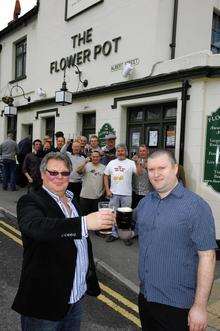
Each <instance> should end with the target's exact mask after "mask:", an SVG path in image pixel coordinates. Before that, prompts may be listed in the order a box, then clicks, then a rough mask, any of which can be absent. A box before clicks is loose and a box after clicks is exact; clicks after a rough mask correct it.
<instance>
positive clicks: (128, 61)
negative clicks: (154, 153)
mask: <svg viewBox="0 0 220 331" xmlns="http://www.w3.org/2000/svg"><path fill="white" fill-rule="evenodd" d="M219 12H220V1H219V0H207V1H200V0H179V1H177V0H149V1H146V0H139V1H132V0H117V1H114V0H79V1H75V0H60V1H56V2H55V1H52V0H47V1H43V0H41V1H38V2H37V4H36V6H35V7H34V8H33V9H32V10H31V11H29V12H28V13H27V14H25V15H24V16H22V17H20V18H19V19H17V20H16V21H13V22H11V23H10V24H9V25H8V27H6V28H5V29H4V30H2V31H0V45H1V46H0V50H1V52H0V97H1V98H2V97H5V96H9V95H10V94H11V95H12V97H13V98H14V102H13V104H14V106H16V107H17V116H16V117H14V118H11V117H7V116H5V114H4V106H5V104H4V103H3V102H0V110H1V115H2V116H0V141H2V140H3V139H4V138H5V137H6V135H7V132H8V131H9V130H11V129H13V130H15V131H16V135H17V140H18V141H19V140H20V139H22V138H24V137H25V136H27V134H28V133H31V134H32V136H33V139H36V138H41V139H42V138H43V137H44V136H45V135H46V134H50V135H53V134H54V133H55V132H56V131H63V132H64V134H65V136H66V137H67V138H68V137H71V138H72V137H73V135H74V136H76V135H78V134H84V135H87V136H89V135H90V134H91V133H97V134H98V133H100V134H101V132H102V131H103V130H104V128H105V127H106V125H107V127H108V129H109V127H110V128H111V129H112V130H113V131H114V132H115V133H116V136H117V143H119V142H120V143H122V142H123V143H126V144H127V145H128V147H129V151H130V152H133V151H135V150H136V149H137V148H138V146H139V145H140V144H144V143H145V144H147V145H148V146H149V148H150V150H153V149H155V148H159V147H161V148H168V149H170V150H172V151H173V152H174V153H175V155H176V158H177V161H179V163H181V164H183V165H184V169H185V172H186V177H187V182H188V185H189V187H190V188H191V189H192V190H193V191H195V192H196V193H198V194H199V195H201V196H202V197H203V198H204V199H205V200H206V201H207V202H208V203H209V204H210V206H211V208H212V211H213V214H214V216H215V220H216V229H217V239H220V156H219V154H220V124H219V121H220V114H219V112H218V108H219V107H220V93H219V92H220V55H218V53H219V52H220V49H219V47H220V43H219V41H218V40H220V38H219V37H218V36H219V34H218V31H219V30H218V29H219V28H220V23H219V22H220V19H219ZM75 65H76V66H77V67H76V66H75ZM77 68H78V69H79V70H80V74H79V73H78V69H77ZM64 73H65V81H66V84H67V88H68V90H69V91H71V92H72V96H73V101H72V103H71V104H69V105H66V106H62V105H59V104H57V103H56V102H55V92H56V91H58V90H60V88H61V85H62V82H63V79H64ZM85 80H87V81H88V85H87V86H86V87H84V85H86V84H84V85H83V83H82V82H84V81H85ZM16 85H18V86H19V87H16ZM20 87H22V89H23V91H24V93H25V94H24V95H23V91H22V89H21V88H20ZM24 96H25V98H27V97H30V98H31V101H30V102H28V101H27V99H25V98H24ZM209 123H210V125H209ZM211 124H213V125H211ZM100 130H101V132H100ZM218 134H219V138H218ZM216 136H217V138H216Z"/></svg>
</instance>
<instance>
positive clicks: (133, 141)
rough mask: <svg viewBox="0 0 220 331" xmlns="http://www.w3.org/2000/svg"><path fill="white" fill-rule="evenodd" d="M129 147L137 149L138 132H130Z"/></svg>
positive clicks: (138, 141) (138, 143)
mask: <svg viewBox="0 0 220 331" xmlns="http://www.w3.org/2000/svg"><path fill="white" fill-rule="evenodd" d="M131 145H132V147H139V145H140V132H132V138H131Z"/></svg>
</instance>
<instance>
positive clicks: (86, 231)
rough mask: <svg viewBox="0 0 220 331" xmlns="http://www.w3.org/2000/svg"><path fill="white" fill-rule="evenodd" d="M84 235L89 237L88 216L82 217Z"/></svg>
mask: <svg viewBox="0 0 220 331" xmlns="http://www.w3.org/2000/svg"><path fill="white" fill-rule="evenodd" d="M82 237H85V238H87V237H88V229H87V224H86V216H83V217H82Z"/></svg>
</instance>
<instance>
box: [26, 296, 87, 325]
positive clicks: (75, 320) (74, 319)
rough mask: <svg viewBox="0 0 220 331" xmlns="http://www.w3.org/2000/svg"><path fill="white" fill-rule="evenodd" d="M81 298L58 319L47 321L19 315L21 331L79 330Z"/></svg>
mask: <svg viewBox="0 0 220 331" xmlns="http://www.w3.org/2000/svg"><path fill="white" fill-rule="evenodd" d="M81 301H82V300H79V301H78V302H76V303H74V304H73V305H71V306H70V309H69V311H68V312H67V314H66V316H65V317H64V318H63V319H62V320H60V321H48V320H43V319H38V318H33V317H28V316H24V315H21V330H22V331H73V330H74V331H79V330H80V324H81V317H82V302H81Z"/></svg>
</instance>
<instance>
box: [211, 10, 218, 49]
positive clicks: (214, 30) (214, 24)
mask: <svg viewBox="0 0 220 331" xmlns="http://www.w3.org/2000/svg"><path fill="white" fill-rule="evenodd" d="M211 39H212V42H211V50H212V52H213V53H215V54H216V53H219V52H220V17H219V15H218V14H216V13H213V21H212V38H211Z"/></svg>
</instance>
